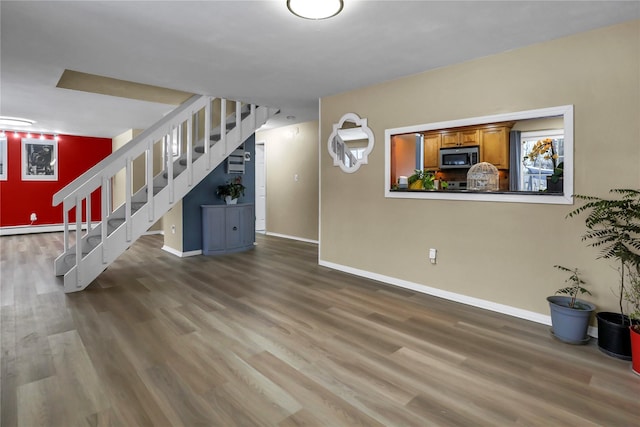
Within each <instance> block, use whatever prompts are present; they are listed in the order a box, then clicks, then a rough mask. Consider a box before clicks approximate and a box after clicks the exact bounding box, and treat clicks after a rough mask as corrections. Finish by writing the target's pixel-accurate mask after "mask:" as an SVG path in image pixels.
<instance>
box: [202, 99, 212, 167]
mask: <svg viewBox="0 0 640 427" xmlns="http://www.w3.org/2000/svg"><path fill="white" fill-rule="evenodd" d="M214 99H215V98H210V99H209V100H208V101H207V103H206V104H205V106H204V136H203V138H202V139H203V143H204V154H205V156H207V170H211V155H210V153H209V152H210V151H211V150H210V147H209V146H210V144H211V141H210V138H211V104H212V103H213V101H214Z"/></svg>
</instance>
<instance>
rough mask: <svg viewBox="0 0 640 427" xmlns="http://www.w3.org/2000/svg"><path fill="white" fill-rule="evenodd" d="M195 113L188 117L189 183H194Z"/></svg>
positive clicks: (190, 184)
mask: <svg viewBox="0 0 640 427" xmlns="http://www.w3.org/2000/svg"><path fill="white" fill-rule="evenodd" d="M192 162H193V113H191V114H189V118H188V119H187V183H188V184H189V187H191V186H192V185H193V167H192V166H193V165H192Z"/></svg>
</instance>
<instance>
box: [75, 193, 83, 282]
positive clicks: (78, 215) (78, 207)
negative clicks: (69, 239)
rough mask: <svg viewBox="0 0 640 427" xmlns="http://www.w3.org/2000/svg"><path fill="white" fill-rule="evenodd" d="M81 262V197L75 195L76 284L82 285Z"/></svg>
mask: <svg viewBox="0 0 640 427" xmlns="http://www.w3.org/2000/svg"><path fill="white" fill-rule="evenodd" d="M81 262H82V199H81V198H80V197H78V196H76V286H77V287H78V288H79V287H81V286H82V283H81V280H80V263H81Z"/></svg>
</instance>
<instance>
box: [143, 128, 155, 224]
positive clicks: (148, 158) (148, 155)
mask: <svg viewBox="0 0 640 427" xmlns="http://www.w3.org/2000/svg"><path fill="white" fill-rule="evenodd" d="M145 165H146V167H147V170H146V174H147V210H148V211H149V222H152V221H153V220H154V218H155V212H154V211H153V140H152V139H149V141H147V149H146V151H145Z"/></svg>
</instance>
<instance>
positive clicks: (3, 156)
mask: <svg viewBox="0 0 640 427" xmlns="http://www.w3.org/2000/svg"><path fill="white" fill-rule="evenodd" d="M4 135H5V134H4V133H3V134H2V136H0V181H6V180H7V167H8V165H7V137H6V136H4Z"/></svg>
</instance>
